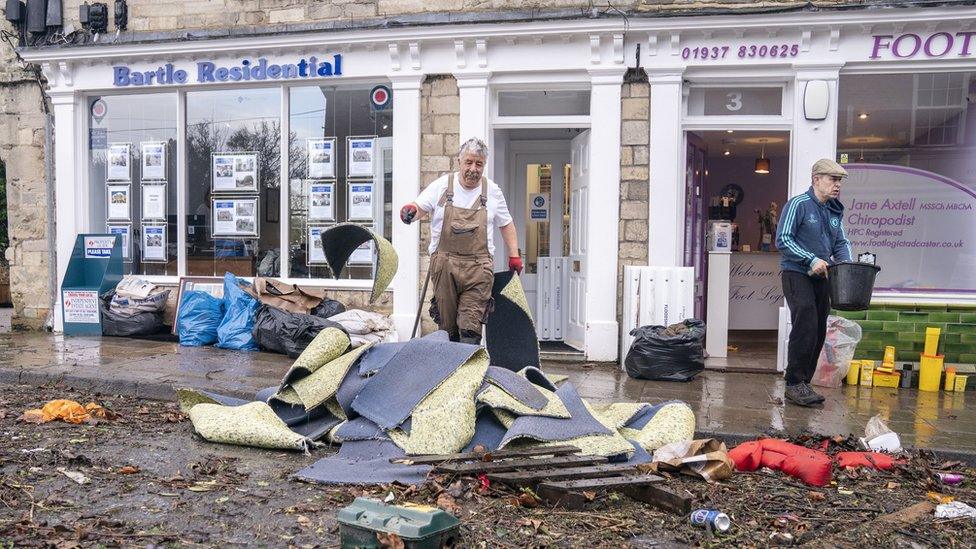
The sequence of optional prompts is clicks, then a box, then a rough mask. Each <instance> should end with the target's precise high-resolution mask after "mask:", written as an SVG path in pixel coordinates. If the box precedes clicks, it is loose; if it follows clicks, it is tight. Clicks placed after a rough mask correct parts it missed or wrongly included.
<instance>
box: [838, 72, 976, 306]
mask: <svg viewBox="0 0 976 549" xmlns="http://www.w3.org/2000/svg"><path fill="white" fill-rule="evenodd" d="M973 76H974V73H966V72H954V73H921V74H880V75H879V74H872V75H842V76H841V78H840V107H839V120H838V135H837V150H838V157H839V161H840V162H841V163H844V164H846V167H847V170H848V172H850V177H849V179H848V182H847V183H845V185H844V188H843V191H842V195H841V200H842V202H843V203H844V204H845V206H846V208H847V210H846V213H845V219H844V221H845V228H846V230H847V234H848V237H849V238H850V240H851V243H852V247H853V250H854V253H855V254H857V253H858V252H866V251H870V252H873V253H876V254H877V256H878V261H879V264H881V266H882V270H881V272H880V273H879V275H878V281H877V284H876V288H880V289H882V290H893V291H924V290H948V291H954V292H976V213H974V210H976V109H974V108H973V101H976V79H974V78H973Z"/></svg>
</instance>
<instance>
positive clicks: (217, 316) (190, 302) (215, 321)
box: [176, 291, 224, 347]
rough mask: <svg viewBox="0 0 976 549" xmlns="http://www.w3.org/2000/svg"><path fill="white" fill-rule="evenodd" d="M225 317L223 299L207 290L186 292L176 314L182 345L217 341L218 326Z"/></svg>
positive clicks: (199, 345) (201, 344)
mask: <svg viewBox="0 0 976 549" xmlns="http://www.w3.org/2000/svg"><path fill="white" fill-rule="evenodd" d="M223 318H224V302H223V300H221V299H218V298H216V297H214V296H212V295H210V294H208V293H207V292H196V291H189V292H186V293H184V294H183V300H182V301H181V302H180V310H179V312H178V314H177V315H176V327H177V331H176V333H177V335H178V336H179V337H180V345H186V346H188V347H202V346H204V345H213V344H214V343H217V328H218V327H219V326H220V322H221V321H222V320H223Z"/></svg>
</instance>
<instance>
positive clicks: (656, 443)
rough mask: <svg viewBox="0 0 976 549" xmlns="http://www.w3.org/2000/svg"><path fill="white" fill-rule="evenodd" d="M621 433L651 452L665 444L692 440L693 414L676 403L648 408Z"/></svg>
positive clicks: (693, 432) (684, 405)
mask: <svg viewBox="0 0 976 549" xmlns="http://www.w3.org/2000/svg"><path fill="white" fill-rule="evenodd" d="M620 434H621V435H623V436H624V437H626V438H628V439H631V440H635V441H637V442H638V443H639V444H640V445H641V446H643V447H644V448H645V449H647V450H648V451H649V452H653V451H655V450H657V449H658V448H660V447H661V446H664V445H665V444H670V443H672V442H678V441H681V440H692V439H693V438H694V437H695V412H694V411H693V410H692V409H691V406H688V405H687V404H685V403H684V402H681V401H677V400H674V401H670V402H666V403H663V404H659V405H656V406H649V407H648V408H647V409H646V410H644V411H643V412H642V413H641V414H639V415H638V416H637V417H636V418H635V419H634V421H632V422H631V423H630V424H628V425H627V426H625V427H623V428H621V429H620Z"/></svg>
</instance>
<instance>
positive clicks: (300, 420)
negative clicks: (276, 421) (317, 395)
mask: <svg viewBox="0 0 976 549" xmlns="http://www.w3.org/2000/svg"><path fill="white" fill-rule="evenodd" d="M268 406H270V407H271V409H272V410H273V411H274V413H275V415H276V416H278V417H279V418H281V420H282V421H284V422H285V425H287V426H288V428H289V429H291V430H292V431H294V432H296V433H298V434H300V435H302V436H305V437H307V438H310V439H312V440H316V441H317V440H319V439H321V438H322V437H323V436H325V434H326V433H328V432H329V430H330V429H332V428H333V427H335V426H336V425H338V424H340V423H342V419H341V418H338V417H336V416H335V414H333V413H332V412H331V411H329V409H328V408H327V407H325V406H317V407H315V408H313V409H312V410H310V411H305V407H304V406H302V405H301V404H299V405H297V406H293V405H291V404H288V403H286V402H281V401H280V400H275V399H272V400H270V401H268Z"/></svg>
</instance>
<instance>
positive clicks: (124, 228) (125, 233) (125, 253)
mask: <svg viewBox="0 0 976 549" xmlns="http://www.w3.org/2000/svg"><path fill="white" fill-rule="evenodd" d="M105 229H106V230H107V231H108V234H111V235H117V236H120V237H122V260H123V261H131V260H132V224H130V223H123V224H118V225H114V224H111V223H110V224H108V225H106V227H105Z"/></svg>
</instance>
